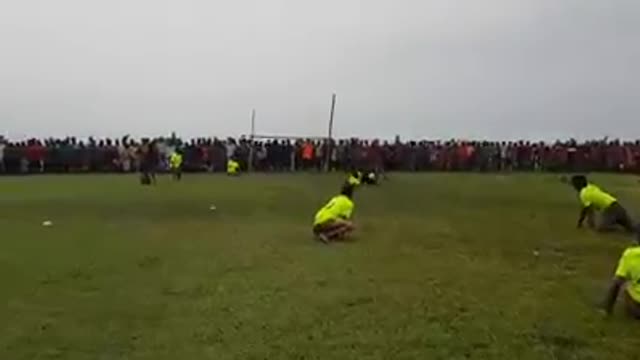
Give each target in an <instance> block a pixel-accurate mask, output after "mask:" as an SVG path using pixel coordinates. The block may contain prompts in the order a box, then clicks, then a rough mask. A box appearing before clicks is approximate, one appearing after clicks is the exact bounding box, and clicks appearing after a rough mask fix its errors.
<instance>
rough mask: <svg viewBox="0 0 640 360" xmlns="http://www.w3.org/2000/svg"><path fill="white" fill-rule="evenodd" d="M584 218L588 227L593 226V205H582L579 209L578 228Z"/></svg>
mask: <svg viewBox="0 0 640 360" xmlns="http://www.w3.org/2000/svg"><path fill="white" fill-rule="evenodd" d="M585 219H587V224H588V225H589V227H590V228H594V227H595V221H594V218H593V206H584V207H582V209H581V210H580V216H579V218H578V227H579V228H581V227H582V223H583V222H584V220H585Z"/></svg>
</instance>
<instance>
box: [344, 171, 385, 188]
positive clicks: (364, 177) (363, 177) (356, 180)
mask: <svg viewBox="0 0 640 360" xmlns="http://www.w3.org/2000/svg"><path fill="white" fill-rule="evenodd" d="M347 183H348V184H349V185H351V186H359V185H362V184H366V185H377V184H378V176H377V175H376V173H375V172H374V171H359V170H353V171H352V172H350V173H349V176H348V177H347Z"/></svg>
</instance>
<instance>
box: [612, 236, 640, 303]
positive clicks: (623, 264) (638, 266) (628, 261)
mask: <svg viewBox="0 0 640 360" xmlns="http://www.w3.org/2000/svg"><path fill="white" fill-rule="evenodd" d="M616 276H617V277H621V278H624V279H626V280H627V292H628V293H629V296H631V298H632V299H634V300H635V301H637V302H639V303H640V246H634V247H630V248H628V249H627V250H625V251H624V253H622V257H621V258H620V262H619V263H618V268H617V269H616Z"/></svg>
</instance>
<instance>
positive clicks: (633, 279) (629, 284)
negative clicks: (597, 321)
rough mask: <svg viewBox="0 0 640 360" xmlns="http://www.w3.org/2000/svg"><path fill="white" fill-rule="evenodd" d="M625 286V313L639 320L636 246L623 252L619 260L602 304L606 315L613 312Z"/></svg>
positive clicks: (638, 249) (639, 256)
mask: <svg viewBox="0 0 640 360" xmlns="http://www.w3.org/2000/svg"><path fill="white" fill-rule="evenodd" d="M625 284H626V287H625V289H624V294H623V295H622V296H623V299H624V303H625V308H626V310H627V313H628V314H629V315H631V316H632V317H634V318H636V319H640V246H638V245H635V246H633V247H630V248H628V249H627V250H625V251H624V253H623V254H622V257H621V258H620V261H619V263H618V268H617V269H616V273H615V276H614V278H613V280H612V281H611V285H610V286H609V290H608V291H607V295H606V298H605V300H604V303H603V304H602V307H603V309H604V310H605V311H606V313H607V314H611V313H612V312H613V307H614V305H615V303H616V300H617V298H618V294H619V293H620V289H621V288H622V287H623V286H624V285H625Z"/></svg>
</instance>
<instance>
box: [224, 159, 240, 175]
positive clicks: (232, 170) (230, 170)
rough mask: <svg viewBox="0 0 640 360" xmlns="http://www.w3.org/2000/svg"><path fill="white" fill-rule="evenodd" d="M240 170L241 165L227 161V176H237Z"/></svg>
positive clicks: (233, 161)
mask: <svg viewBox="0 0 640 360" xmlns="http://www.w3.org/2000/svg"><path fill="white" fill-rule="evenodd" d="M238 170H240V164H239V163H238V162H237V161H235V160H229V161H227V174H229V175H235V174H237V173H238Z"/></svg>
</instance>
